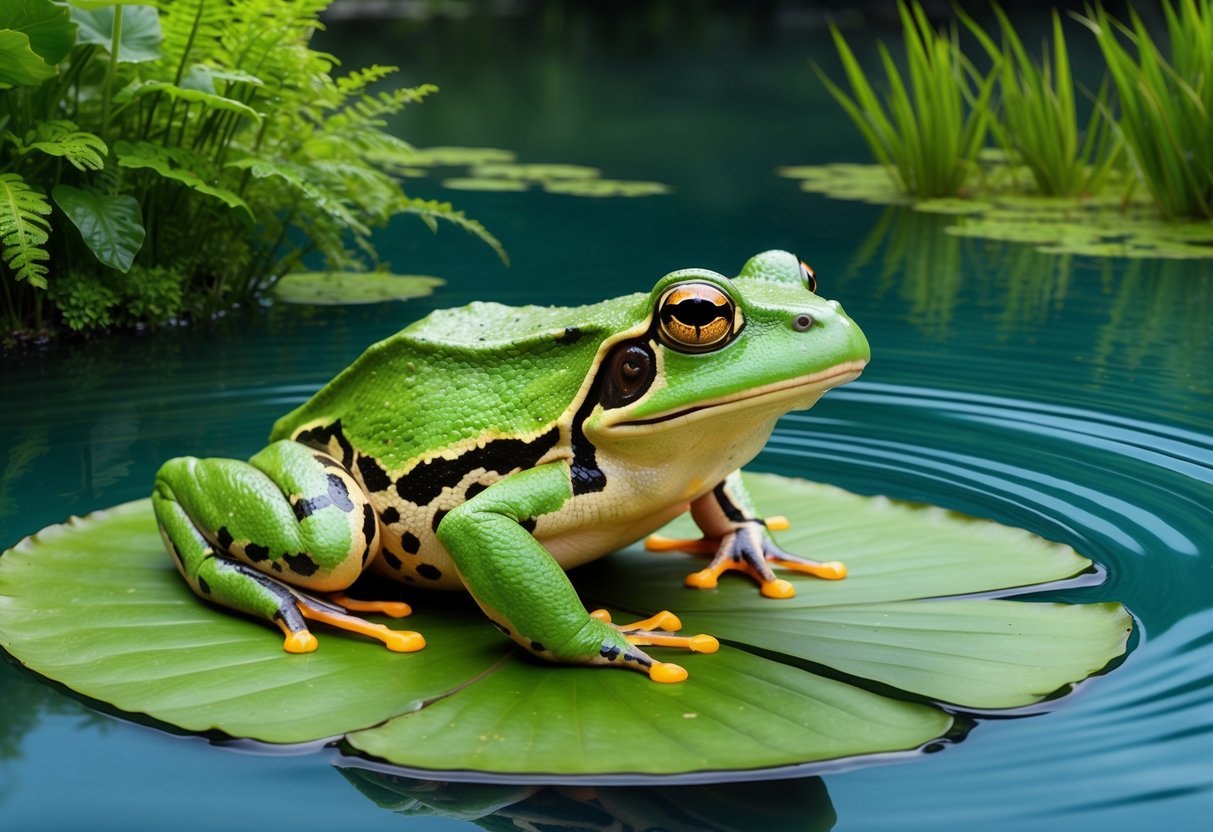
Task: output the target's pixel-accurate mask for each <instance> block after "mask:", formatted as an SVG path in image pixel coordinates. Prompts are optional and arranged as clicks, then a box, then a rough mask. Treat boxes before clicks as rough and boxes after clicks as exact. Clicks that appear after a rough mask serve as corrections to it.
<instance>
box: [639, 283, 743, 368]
mask: <svg viewBox="0 0 1213 832" xmlns="http://www.w3.org/2000/svg"><path fill="white" fill-rule="evenodd" d="M657 321H658V324H659V330H658V331H659V335H660V337H661V341H662V343H664V344H665V345H666V346H667V347H672V348H673V349H676V350H678V351H679V352H707V351H708V350H714V349H719V348H720V347H723V346H724V345H725V344H727V343H728V342H729V341H730V340H732V337H733V335H735V334H736V333H737V331H738V330H739V329H740V328H741V313H740V312H739V311H738V309H737V305H736V304H735V303H733V299H732V298H731V297H729V296H728V294H726V293H725V291H724V290H723V289H721V288H720V287H719V286H716V285H715V284H713V283H698V282H695V283H678V284H675V285H674V286H671V287H670V288H669V289H667V290H666V292H665V294H664V295H662V296H661V300H660V301H658V303H657Z"/></svg>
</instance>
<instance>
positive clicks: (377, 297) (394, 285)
mask: <svg viewBox="0 0 1213 832" xmlns="http://www.w3.org/2000/svg"><path fill="white" fill-rule="evenodd" d="M442 284H443V281H442V279H441V278H437V277H428V276H426V275H416V274H388V273H387V272H293V273H291V274H288V275H286V276H285V277H283V278H282V279H281V280H279V281H278V283H277V285H275V286H274V297H276V298H277V299H278V300H280V301H283V302H285V303H300V304H312V305H316V306H336V305H341V304H361V303H383V302H385V301H390V300H408V299H409V298H420V297H425V296H426V295H430V294H433V292H434V287H436V286H441V285H442Z"/></svg>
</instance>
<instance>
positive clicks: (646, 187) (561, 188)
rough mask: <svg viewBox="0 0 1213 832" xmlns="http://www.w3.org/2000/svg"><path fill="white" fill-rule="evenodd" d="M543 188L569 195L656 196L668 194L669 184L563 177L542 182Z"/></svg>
mask: <svg viewBox="0 0 1213 832" xmlns="http://www.w3.org/2000/svg"><path fill="white" fill-rule="evenodd" d="M543 189H544V190H545V191H547V192H548V193H550V194H567V195H569V196H590V197H607V196H627V197H636V196H657V195H659V194H668V193H669V192H670V186H669V185H663V184H661V183H660V182H629V181H625V180H622V179H563V180H559V181H547V182H544V183H543Z"/></svg>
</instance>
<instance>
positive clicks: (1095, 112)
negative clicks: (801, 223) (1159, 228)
mask: <svg viewBox="0 0 1213 832" xmlns="http://www.w3.org/2000/svg"><path fill="white" fill-rule="evenodd" d="M899 7H900V10H901V17H902V21H903V25H904V28H905V48H906V63H907V65H908V66H909V70H910V76H911V79H912V83H911V84H910V85H908V86H907V85H906V84H904V83H903V82H902V81H901V78H900V76H899V74H898V70H897V66H896V64H895V62H894V61H893V60H892V58H891V57H890V55H889V52H888V50H887V49H885V47H884V45H883V44H882V45H881V47H880V49H881V63H882V66H883V69H884V72H885V74H886V76H887V79H888V91H887V93H886V94H885V96H884V98H883V101H882V100H881V99H880V98H879V97H878V96H877V95H876V93H875V91H874V89H873V85H872V84H871V82H870V81H869V80H868V78H867V76H866V74H865V72H864V70H863V68H862V66H860V64H859V63H858V61H857V60H856V59H855V56H854V54H853V53H852V51H851V50H850V49H849V48H848V46H847V44H846V41H845V39H844V38H843V36H842V35H841V34H840V33H839V32H838V31H837V30H834V39H835V43H836V45H837V47H838V53H839V56H840V58H841V60H842V64H843V69H844V71H845V73H846V76H847V79H848V81H849V83H850V85H851V90H852V92H853V96H848V95H847V94H846V93H845V92H844V91H843V90H841V89H840V88H839V87H838V86H837V85H835V84H833V83H831V82H830V81H829V80H828V79H825V81H826V84H827V87H828V88H829V90H830V92H831V93H832V94H833V95H834V97H835V98H836V99H837V100H838V101H839V102H840V103H841V104H842V106H843V107H844V108H845V109H846V111H847V113H848V114H849V115H850V116H851V118H852V120H853V121H854V122H855V124H856V126H857V127H858V128H859V130H860V132H861V133H862V134H863V136H864V139H865V140H866V141H867V143H868V145H869V147H870V148H871V151H872V154H873V156H875V158H876V159H877V161H878V162H880V163H881V164H883V165H885V166H886V167H887V168H889V169H890V172H891V173H892V175H893V178H894V180H895V183H896V185H897V186H898V187H899V188H900V189H901V190H902V191H903V192H905V193H907V194H909V195H911V196H913V197H915V198H931V197H938V196H944V195H948V196H952V195H957V194H960V193H962V192H964V191H965V189H966V188H967V187H970V186H972V184H973V181H974V177H975V175H977V174H978V173H979V172H981V166H980V165H978V164H976V163H975V161H976V160H977V159H978V158H979V156H980V154H981V151H982V147H981V145H982V139H983V138H984V128H985V126H986V125H988V127H989V130H990V132H991V133H992V135H993V136H994V137H995V139H996V140H997V142H998V144H999V145H1001V147H1002V149H1003V150H1004V152H1005V154H1006V159H1007V162H1008V164H1009V165H1010V166H1011V167H1016V166H1022V167H1024V168H1026V169H1027V171H1029V172H1030V174H1031V181H1032V183H1033V188H1032V191H1033V192H1034V193H1038V194H1042V195H1049V196H1053V195H1064V196H1078V195H1083V194H1090V193H1093V192H1096V191H1098V190H1099V189H1100V188H1101V187H1102V186H1103V185H1104V184H1105V183H1106V182H1108V180H1109V179H1110V176H1109V174H1110V172H1112V171H1113V170H1114V169H1115V168H1117V167H1119V168H1120V171H1119V172H1120V173H1121V174H1122V175H1121V176H1120V177H1119V178H1120V179H1121V181H1123V182H1126V183H1127V187H1128V188H1129V189H1131V188H1132V187H1133V186H1134V185H1135V184H1136V183H1137V182H1138V181H1140V182H1141V183H1142V184H1143V185H1144V187H1145V188H1146V189H1147V190H1148V191H1149V193H1150V195H1151V196H1152V198H1153V201H1154V203H1155V205H1156V207H1157V209H1158V210H1159V212H1161V213H1162V214H1163V215H1164V216H1166V217H1182V216H1196V217H1210V216H1213V0H1177V3H1176V5H1172V3H1171V2H1169V0H1163V3H1162V11H1163V15H1164V17H1165V19H1166V23H1167V27H1166V28H1167V31H1166V36H1167V37H1166V44H1165V45H1163V46H1160V45H1159V44H1156V43H1155V41H1154V39H1153V37H1152V35H1151V33H1150V32H1149V31H1148V30H1147V28H1146V26H1145V25H1144V24H1143V22H1142V20H1141V18H1140V17H1139V16H1138V15H1137V13H1136V12H1134V11H1133V10H1132V9H1130V10H1129V14H1130V24H1128V25H1126V24H1123V23H1121V22H1119V21H1117V20H1116V19H1114V18H1113V17H1112V16H1111V15H1109V14H1108V13H1107V12H1106V11H1105V10H1104V9H1103V8H1102V7H1100V6H1095V7H1092V8H1088V10H1087V13H1086V16H1082V17H1079V18H1078V19H1079V20H1080V21H1081V22H1082V23H1083V24H1085V26H1086V27H1087V28H1088V29H1089V30H1090V31H1091V32H1092V33H1094V36H1095V38H1096V40H1097V42H1098V44H1099V47H1100V50H1101V52H1102V54H1103V56H1104V59H1105V61H1106V63H1107V74H1106V79H1105V81H1104V83H1103V85H1102V86H1101V87H1100V88H1099V92H1098V93H1096V94H1095V95H1094V97H1093V98H1094V101H1093V104H1092V113H1091V115H1090V117H1089V118H1088V119H1087V120H1086V122H1085V123H1082V122H1080V121H1079V116H1078V110H1079V108H1078V106H1077V104H1076V84H1075V82H1074V80H1073V78H1072V77H1071V72H1070V66H1069V58H1068V52H1067V48H1066V41H1065V36H1064V33H1063V31H1062V22H1061V19H1060V17H1059V16H1058V15H1057V14H1056V13H1054V16H1053V44H1052V61H1051V62H1050V60H1049V54H1048V50H1047V48H1046V51H1045V54H1044V56H1043V60H1041V61H1037V60H1035V59H1034V58H1033V57H1032V56H1031V55H1030V54H1029V53H1028V51H1027V50H1026V49H1025V48H1024V45H1023V42H1022V40H1021V39H1020V37H1019V35H1018V34H1017V33H1016V31H1015V28H1014V26H1013V25H1012V23H1011V21H1010V19H1009V18H1008V17H1007V16H1006V15H1005V14H1004V13H1003V12H1002V10H1001V9H999V8H998V7H997V6H995V7H994V12H995V15H996V16H997V19H998V23H999V29H1000V33H999V35H1000V37H999V41H998V42H996V41H995V39H994V38H993V37H992V36H991V35H990V34H988V33H987V32H985V31H984V30H983V29H982V28H981V27H980V26H979V25H978V24H977V23H976V22H975V21H973V20H972V18H970V17H969V16H967V15H965V14H963V13H960V15H959V16H960V19H961V20H962V21H963V22H964V24H965V26H966V28H967V29H968V30H969V31H970V32H971V33H972V34H973V35H974V36H975V37H976V39H977V41H978V42H979V44H980V45H981V48H982V49H983V50H984V51H985V52H986V58H988V59H989V65H990V69H989V70H988V72H985V73H984V74H983V72H982V71H980V70H978V69H976V68H975V66H974V63H973V62H971V61H970V60H969V59H968V58H967V57H966V56H965V55H964V53H963V51H962V49H961V47H960V42H959V38H958V36H957V31H956V27H955V26H952V27H951V28H950V29H948V30H947V31H946V32H942V33H941V32H937V31H935V30H934V29H933V28H932V27H931V26H930V24H929V23H928V22H927V20H926V17H925V15H924V13H923V11H922V8H921V7H920V6H919V5H918V3H917V2H916V0H910V2H908V3H907V2H905V0H901V2H899ZM818 72H819V74H821V73H820V70H818ZM823 79H824V75H823ZM995 81H996V82H997V83H996V84H995ZM1122 150H1127V152H1122ZM941 170H946V171H948V175H946V176H941V175H940V171H941Z"/></svg>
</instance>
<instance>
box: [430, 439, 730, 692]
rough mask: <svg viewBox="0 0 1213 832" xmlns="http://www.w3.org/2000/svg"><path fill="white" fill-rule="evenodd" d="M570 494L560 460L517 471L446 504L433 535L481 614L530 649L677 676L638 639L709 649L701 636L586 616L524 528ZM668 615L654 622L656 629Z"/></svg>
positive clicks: (657, 676)
mask: <svg viewBox="0 0 1213 832" xmlns="http://www.w3.org/2000/svg"><path fill="white" fill-rule="evenodd" d="M572 497H573V492H572V486H571V484H570V479H569V466H568V464H567V463H564V462H554V463H549V464H547V465H541V466H539V467H536V468H531V469H527V470H524V471H520V472H518V473H515V474H511V475H510V476H508V477H506V478H504V479H502V480H500V481H499V482H497V483H495V484H493V485H492V486H490V487H489V488H487V489H485V490H484V491H482V492H481V493H479V494H477V495H476V496H475V497H473V498H472V499H471V500H468V501H467V502H465V503H463V504H462V505H460V506H457V507H456V508H454V509H452V510H451V511H450V512H449V513H448V514H447V515H446V516H445V517H444V518H443V519H442V522H441V523H439V525H438V531H437V534H438V539H439V540H440V541H442V544H443V546H445V547H446V550H447V552H448V553H449V554H450V556H451V559H452V560H453V561H454V562H455V566H456V567H457V568H458V570H459V575H460V577H461V578H462V579H463V582H464V584H465V585H466V586H467V588H468V591H469V592H471V594H472V597H473V598H475V599H476V603H478V604H479V605H480V608H481V609H482V610H484V612H485V614H486V615H487V616H488V617H489V618H490V619H491V620H492V621H493V622H494V623H496V624H497V626H498V627H500V628H501V629H502V630H503V631H504V632H506V633H507V634H508V635H509V636H510V637H511V638H513V639H514V641H516V642H518V643H519V644H521V645H522V646H523V647H525V648H526V649H528V650H530V651H531V652H532V653H534V654H535V655H537V656H541V657H542V658H545V659H548V660H550V661H555V662H563V663H568V664H595V665H614V666H620V667H628V668H631V669H633V670H639V671H642V672H644V673H647V674H648V676H649V678H651V679H653V680H654V681H659V682H680V681H682V680H683V679H685V678H686V676H687V673H686V671H685V670H684V669H683V668H682V667H680V666H678V665H676V664H670V663H667V662H659V661H655V660H654V659H653V658H651V657H650V656H648V655H647V654H646V653H645V652H644V651H642V650H640V649H638V645H641V644H658V643H660V644H670V645H673V646H680V647H686V648H688V649H692V650H700V651H701V652H710V650H709V649H708V648H709V647H710V645H709V644H708V641H707V639H708V638H709V637H706V636H705V637H692V638H688V639H682V638H680V637H677V636H669V635H668V634H667V633H658V632H654V631H650V630H648V629H645V628H643V627H626V628H620V627H616V626H614V625H612V624H611V623H610V620H609V616H608V617H606V620H603V617H602V616H597V617H596V616H591V615H590V614H589V613H588V612H586V609H585V607H584V606H583V605H582V603H581V600H580V599H579V598H578V597H577V592H576V591H575V590H574V589H573V585H572V584H571V583H570V582H569V579H568V576H566V575H565V574H564V570H563V569H561V568H560V565H559V564H558V563H556V561H555V560H554V559H553V558H552V556H551V555H550V554H548V552H547V550H546V549H544V548H543V546H542V545H541V544H540V543H539V541H537V540H536V539H535V538H534V537H533V536H532V535H531V533H530V532H529V531H527V529H526V528H525V527H524V524H527V525H529V524H530V523H529V522H528V521H534V520H535V519H536V518H539V517H540V516H542V515H544V514H549V513H551V512H554V511H557V510H558V509H560V508H561V507H562V506H563V505H564V504H565V503H566V502H567V501H568V500H570V499H572ZM667 615H668V614H667ZM655 618H656V617H655ZM669 620H670V619H668V618H666V619H662V620H660V621H656V622H655V627H656V629H657V630H661V629H663V628H664V627H665V625H666V624H667V623H668V621H669ZM674 620H675V621H676V619H674ZM696 638H698V639H699V640H698V641H696V640H695V639H696ZM710 641H711V642H713V643H714V642H715V640H714V639H711V640H710Z"/></svg>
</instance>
